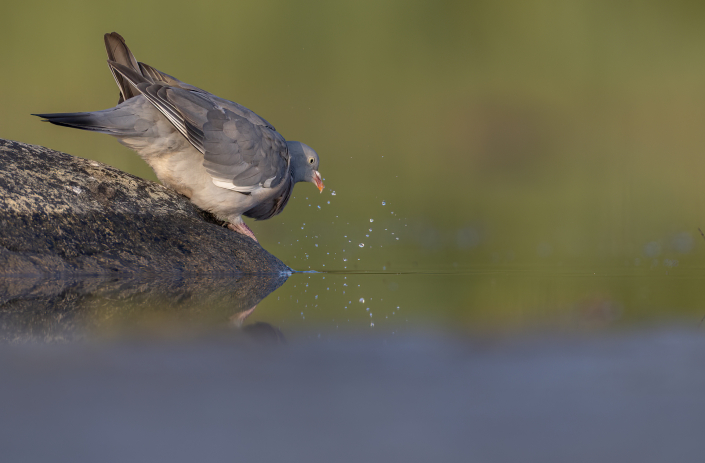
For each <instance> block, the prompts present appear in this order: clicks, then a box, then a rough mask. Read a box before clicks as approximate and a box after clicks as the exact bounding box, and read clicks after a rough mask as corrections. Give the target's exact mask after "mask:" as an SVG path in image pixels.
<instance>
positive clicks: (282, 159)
mask: <svg viewBox="0 0 705 463" xmlns="http://www.w3.org/2000/svg"><path fill="white" fill-rule="evenodd" d="M105 46H106V49H107V51H108V58H109V59H108V65H109V66H110V70H111V72H112V73H113V77H115V82H117V85H118V87H119V88H120V99H119V101H118V105H117V106H116V107H114V108H111V109H106V110H103V111H94V112H83V113H57V114H37V116H40V117H43V118H44V120H46V121H48V122H51V123H52V124H56V125H61V126H66V127H74V128H78V129H83V130H91V131H94V132H100V133H106V134H109V135H112V136H114V137H116V138H117V139H118V141H120V143H122V144H123V145H125V146H127V147H129V148H132V149H133V150H135V151H136V152H137V154H139V155H140V157H142V159H144V160H145V161H146V162H147V164H149V165H150V166H151V167H152V169H154V173H155V174H156V175H157V177H158V178H159V180H160V181H161V182H162V183H163V184H164V185H166V186H168V187H170V188H172V189H174V190H176V191H177V192H179V193H181V194H183V195H184V196H186V197H188V198H189V199H191V201H192V202H193V203H194V204H195V205H196V206H198V207H200V208H201V209H204V210H206V211H209V212H212V213H213V214H215V215H216V216H217V217H218V218H219V219H221V220H224V221H226V222H229V225H228V227H229V228H231V229H232V230H235V231H237V232H239V233H242V234H244V235H247V236H249V237H251V238H252V239H254V240H255V241H257V239H256V238H255V235H254V233H252V230H250V228H249V227H248V226H247V225H246V224H245V223H244V222H243V220H242V215H245V216H247V217H252V218H254V219H257V220H263V219H268V218H270V217H273V216H275V215H277V214H279V213H280V212H281V211H282V209H284V206H286V203H287V202H288V201H289V197H290V196H291V192H292V190H293V188H294V184H295V183H297V182H311V183H314V184H315V185H316V186H317V187H318V189H319V190H321V191H322V190H323V181H322V179H321V174H319V173H318V154H316V152H315V151H314V150H313V149H312V148H310V147H309V146H307V145H304V144H303V143H301V142H297V141H286V140H285V139H284V137H282V136H281V135H280V134H279V132H277V131H276V129H275V128H274V127H273V126H272V125H271V124H270V123H269V122H267V121H266V120H264V119H263V118H261V117H260V116H258V115H257V114H255V113H254V112H252V111H250V110H249V109H247V108H245V107H244V106H241V105H239V104H237V103H234V102H232V101H228V100H225V99H223V98H219V97H217V96H215V95H213V94H211V93H208V92H206V91H204V90H201V89H200V88H197V87H194V86H192V85H189V84H186V83H184V82H181V81H179V80H177V79H175V78H174V77H172V76H170V75H168V74H164V73H163V72H161V71H158V70H156V69H154V68H153V67H151V66H149V65H146V64H144V63H138V62H137V60H136V59H135V57H134V55H132V53H131V52H130V50H129V49H128V48H127V45H126V44H125V40H124V39H123V38H122V37H121V36H120V35H119V34H117V33H116V32H113V33H111V34H105Z"/></svg>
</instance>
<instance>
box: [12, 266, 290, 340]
mask: <svg viewBox="0 0 705 463" xmlns="http://www.w3.org/2000/svg"><path fill="white" fill-rule="evenodd" d="M287 278H288V275H286V274H282V275H274V274H271V275H242V276H223V277H220V276H183V277H179V278H172V277H167V278H164V279H158V278H146V277H126V278H117V277H116V278H100V277H95V278H69V279H51V278H46V279H37V278H26V277H0V340H2V341H5V342H11V343H15V342H69V341H77V340H82V339H86V338H91V337H114V336H116V335H124V334H126V333H130V334H135V333H136V334H140V333H143V332H145V331H146V332H147V333H148V334H149V335H150V336H153V335H155V334H157V335H158V336H161V337H163V336H166V337H170V336H179V337H184V336H186V337H188V336H194V335H198V334H199V333H202V332H203V331H206V330H207V331H209V332H210V331H213V329H214V327H215V329H216V330H217V329H218V328H223V329H226V328H228V327H229V328H230V331H233V332H238V333H245V334H246V337H247V338H251V337H257V338H260V339H262V340H264V341H267V340H271V341H273V342H281V341H282V340H283V335H282V334H281V332H280V331H279V330H278V329H277V328H275V327H272V326H271V325H268V324H266V323H261V322H259V323H254V324H251V325H244V322H245V319H246V318H247V317H248V316H249V315H250V314H251V313H252V312H253V311H254V310H255V308H256V306H257V304H258V303H259V302H260V301H261V300H262V299H264V298H265V297H266V296H267V295H268V294H270V293H271V292H272V291H274V290H275V289H277V288H278V287H279V286H281V285H282V284H283V283H284V282H285V281H286V280H287ZM264 325H267V326H268V328H267V327H264ZM233 328H236V329H233Z"/></svg>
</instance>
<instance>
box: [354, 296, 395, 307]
mask: <svg viewBox="0 0 705 463" xmlns="http://www.w3.org/2000/svg"><path fill="white" fill-rule="evenodd" d="M360 302H361V303H364V302H365V298H364V297H361V298H360ZM397 308H398V307H397Z"/></svg>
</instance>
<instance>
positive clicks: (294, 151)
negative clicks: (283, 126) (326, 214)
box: [286, 141, 323, 192]
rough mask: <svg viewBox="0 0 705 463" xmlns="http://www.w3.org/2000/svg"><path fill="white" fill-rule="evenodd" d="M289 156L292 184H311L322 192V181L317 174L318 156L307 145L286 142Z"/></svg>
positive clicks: (298, 142)
mask: <svg viewBox="0 0 705 463" xmlns="http://www.w3.org/2000/svg"><path fill="white" fill-rule="evenodd" d="M286 146H287V147H288V148H289V156H291V171H292V174H293V176H294V182H311V183H313V184H315V185H316V187H318V191H321V192H322V191H323V180H322V179H321V174H320V173H318V154H316V152H315V151H314V150H313V148H311V147H310V146H308V145H304V144H303V143H301V142H300V141H288V142H286Z"/></svg>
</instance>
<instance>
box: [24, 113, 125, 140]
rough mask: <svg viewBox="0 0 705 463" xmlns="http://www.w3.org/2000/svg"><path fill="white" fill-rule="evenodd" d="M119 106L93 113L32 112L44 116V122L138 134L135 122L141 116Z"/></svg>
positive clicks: (110, 132) (105, 131)
mask: <svg viewBox="0 0 705 463" xmlns="http://www.w3.org/2000/svg"><path fill="white" fill-rule="evenodd" d="M117 110H118V108H111V109H106V110H104V111H95V112H91V113H53V114H32V115H33V116H38V117H41V118H42V122H51V123H52V124H55V125H60V126H62V127H72V128H75V129H81V130H89V131H91V132H100V133H105V134H108V135H114V136H118V137H124V136H129V135H138V133H137V132H136V131H135V122H136V121H137V119H139V117H137V116H135V115H134V114H131V113H125V112H118V111H117Z"/></svg>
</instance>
